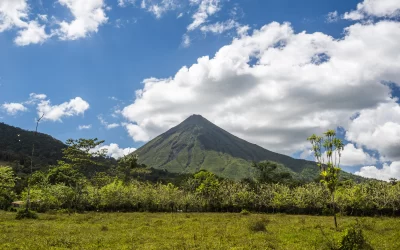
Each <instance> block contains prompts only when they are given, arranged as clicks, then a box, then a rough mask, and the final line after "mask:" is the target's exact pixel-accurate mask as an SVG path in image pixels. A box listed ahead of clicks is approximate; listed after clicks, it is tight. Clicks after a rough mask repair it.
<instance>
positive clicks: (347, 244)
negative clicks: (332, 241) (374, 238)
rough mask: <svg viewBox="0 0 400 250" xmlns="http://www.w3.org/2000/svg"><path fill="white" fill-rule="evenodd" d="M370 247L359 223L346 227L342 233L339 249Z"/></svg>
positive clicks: (358, 249)
mask: <svg viewBox="0 0 400 250" xmlns="http://www.w3.org/2000/svg"><path fill="white" fill-rule="evenodd" d="M362 249H372V248H371V247H370V246H369V245H368V243H367V241H366V240H365V238H364V235H363V231H362V229H361V226H360V224H359V223H358V221H357V223H356V224H355V225H353V226H351V227H350V228H348V229H346V231H345V232H344V234H343V237H342V241H341V246H340V250H362Z"/></svg>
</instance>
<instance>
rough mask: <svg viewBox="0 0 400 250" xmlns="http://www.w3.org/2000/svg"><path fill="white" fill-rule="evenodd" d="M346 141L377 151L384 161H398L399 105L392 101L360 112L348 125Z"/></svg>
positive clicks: (399, 152) (399, 151)
mask: <svg viewBox="0 0 400 250" xmlns="http://www.w3.org/2000/svg"><path fill="white" fill-rule="evenodd" d="M399 82H400V81H399ZM346 139H348V140H351V141H354V142H356V143H358V144H360V145H363V146H365V147H367V148H369V149H373V150H377V151H379V153H380V154H381V155H382V156H383V158H384V159H385V160H389V161H400V106H399V104H398V103H396V102H394V101H393V102H388V103H382V104H379V106H378V107H376V108H372V109H364V110H362V111H360V113H359V115H358V116H357V118H355V119H354V120H353V121H352V122H351V123H350V125H349V128H348V131H347V133H346Z"/></svg>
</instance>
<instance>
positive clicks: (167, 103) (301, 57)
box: [121, 21, 400, 154]
mask: <svg viewBox="0 0 400 250" xmlns="http://www.w3.org/2000/svg"><path fill="white" fill-rule="evenodd" d="M399 40H400V23H398V22H394V21H380V22H377V23H368V24H360V23H357V24H354V25H351V26H350V27H348V28H346V30H345V36H344V37H343V38H342V39H335V38H333V37H331V36H329V35H326V34H323V33H319V32H316V33H312V34H309V33H306V32H301V33H295V32H294V30H293V29H292V27H291V25H290V24H288V23H283V24H279V23H276V22H273V23H271V24H268V25H265V26H263V27H262V28H260V29H259V30H254V31H253V32H252V34H250V35H247V34H246V33H243V34H242V35H241V36H240V37H238V38H235V39H233V41H232V43H231V44H228V45H226V46H223V47H222V48H221V49H219V51H218V52H217V53H216V54H215V55H214V56H213V57H209V56H203V57H200V58H198V60H197V62H196V63H194V64H192V65H190V66H184V67H182V68H181V69H180V70H179V71H178V72H177V73H176V74H175V75H173V76H171V77H170V78H166V79H157V78H149V79H145V80H144V81H143V83H144V87H143V89H140V90H137V91H136V100H135V101H134V103H132V104H131V105H129V106H126V107H125V108H124V109H123V110H122V112H121V113H122V115H123V116H124V117H125V118H126V119H128V120H129V121H130V122H131V123H130V125H126V126H125V127H126V128H127V130H128V132H129V134H130V135H131V137H132V138H133V139H134V140H139V141H147V140H149V139H151V138H154V136H156V135H158V134H160V133H161V132H163V131H165V130H167V129H168V128H170V127H172V126H175V125H177V124H178V123H180V122H181V121H182V120H184V119H185V118H186V117H188V116H190V115H191V114H201V115H203V116H205V117H206V118H207V119H209V120H210V121H212V122H214V123H215V124H217V125H218V126H221V127H222V128H224V129H226V130H228V131H229V132H231V133H233V134H235V135H236V136H239V137H241V138H243V139H246V140H248V141H250V142H253V143H257V144H259V145H261V146H264V147H266V148H268V149H270V150H273V151H278V152H281V153H287V154H290V153H293V152H297V151H303V150H305V149H307V147H309V144H308V142H307V141H306V138H307V137H308V136H309V135H311V134H313V133H318V134H321V133H322V132H324V131H325V130H326V129H329V128H336V127H338V126H342V127H344V128H345V129H346V130H347V129H349V128H350V125H351V123H352V122H356V121H357V119H356V120H354V121H352V120H351V119H350V118H351V117H353V116H354V114H356V113H357V112H360V111H362V110H369V109H376V108H377V107H378V106H379V105H381V104H385V103H394V100H393V99H391V89H390V87H389V86H388V85H385V84H382V81H388V82H396V83H400V75H399V74H398V72H399V70H400V43H399V42H398V41H399ZM373 126H374V125H373V124H372V125H371V127H373ZM357 143H358V141H357ZM361 145H363V144H362V143H361Z"/></svg>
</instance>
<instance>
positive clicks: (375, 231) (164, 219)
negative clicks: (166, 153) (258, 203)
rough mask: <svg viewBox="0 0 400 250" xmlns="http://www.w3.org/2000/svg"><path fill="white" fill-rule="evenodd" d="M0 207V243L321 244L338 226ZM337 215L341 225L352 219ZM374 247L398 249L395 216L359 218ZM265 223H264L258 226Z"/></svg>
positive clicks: (302, 220)
mask: <svg viewBox="0 0 400 250" xmlns="http://www.w3.org/2000/svg"><path fill="white" fill-rule="evenodd" d="M14 218H15V213H6V212H0V232H1V233H0V249H291V250H292V249H326V248H325V245H324V237H323V236H322V233H321V228H323V230H324V232H325V234H327V235H331V234H334V237H335V239H336V240H338V239H340V237H341V235H342V232H336V231H335V230H334V228H333V221H332V218H331V217H323V216H302V215H298V216H296V215H284V214H278V215H268V214H249V215H241V214H212V213H207V214H201V213H193V214H185V213H174V214H171V213H85V214H73V215H68V214H40V218H39V219H38V220H22V221H18V220H15V219H14ZM355 220H356V218H354V217H340V218H339V225H340V228H341V229H343V228H344V227H346V226H348V225H350V224H351V223H354V222H355ZM359 220H360V222H361V223H362V225H363V228H364V233H365V237H366V239H367V240H368V242H369V243H370V244H371V246H372V247H373V249H385V250H389V249H400V221H399V219H396V218H387V217H377V218H360V219H359ZM262 225H264V226H265V229H264V228H263V227H262Z"/></svg>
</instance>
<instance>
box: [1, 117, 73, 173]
mask: <svg viewBox="0 0 400 250" xmlns="http://www.w3.org/2000/svg"><path fill="white" fill-rule="evenodd" d="M34 142H35V153H34V157H33V159H34V163H35V166H36V167H37V168H39V167H41V166H47V165H54V164H56V163H57V160H60V159H61V157H62V152H61V150H62V149H63V148H66V147H67V146H66V145H65V144H64V143H62V142H61V141H59V140H57V139H55V138H53V137H51V136H49V135H47V134H43V133H37V135H36V136H35V132H34V131H27V130H23V129H20V128H17V127H13V126H10V125H7V124H4V123H0V162H1V161H3V162H14V161H18V162H19V163H20V164H21V165H24V166H29V165H30V156H31V154H32V144H33V143H34ZM3 164H4V163H3Z"/></svg>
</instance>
